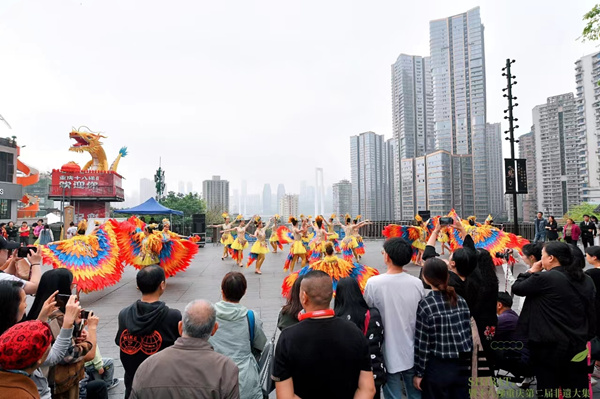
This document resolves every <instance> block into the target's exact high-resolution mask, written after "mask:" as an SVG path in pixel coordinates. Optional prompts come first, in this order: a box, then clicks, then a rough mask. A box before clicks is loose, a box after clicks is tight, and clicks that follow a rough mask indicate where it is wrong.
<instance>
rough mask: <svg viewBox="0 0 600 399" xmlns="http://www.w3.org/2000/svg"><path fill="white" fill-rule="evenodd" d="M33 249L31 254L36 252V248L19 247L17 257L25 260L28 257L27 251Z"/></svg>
mask: <svg viewBox="0 0 600 399" xmlns="http://www.w3.org/2000/svg"><path fill="white" fill-rule="evenodd" d="M30 249H33V252H37V247H19V249H17V257H19V258H26V257H27V255H29V250H30Z"/></svg>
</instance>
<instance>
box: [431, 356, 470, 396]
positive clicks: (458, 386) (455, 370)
mask: <svg viewBox="0 0 600 399" xmlns="http://www.w3.org/2000/svg"><path fill="white" fill-rule="evenodd" d="M461 364H462V363H461V362H460V361H459V360H458V359H441V358H439V357H432V358H430V359H429V360H428V361H427V366H426V368H425V375H424V376H423V381H421V389H422V390H423V392H422V393H421V397H422V398H423V399H469V377H468V375H469V374H468V373H465V370H464V367H462V368H461Z"/></svg>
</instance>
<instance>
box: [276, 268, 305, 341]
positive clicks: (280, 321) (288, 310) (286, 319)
mask: <svg viewBox="0 0 600 399" xmlns="http://www.w3.org/2000/svg"><path fill="white" fill-rule="evenodd" d="M303 278H304V276H299V277H298V278H297V279H296V281H294V284H293V285H292V289H291V290H290V292H289V293H288V295H287V302H286V304H285V305H283V307H282V308H281V311H280V312H279V316H278V317H277V328H279V330H280V331H283V329H284V328H287V327H289V326H293V325H294V324H296V323H298V322H299V320H298V313H300V311H301V310H302V303H301V302H300V283H302V279H303Z"/></svg>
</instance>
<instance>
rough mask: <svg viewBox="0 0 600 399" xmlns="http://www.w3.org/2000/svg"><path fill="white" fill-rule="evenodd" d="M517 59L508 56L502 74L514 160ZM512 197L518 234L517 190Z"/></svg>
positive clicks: (511, 154) (509, 139)
mask: <svg viewBox="0 0 600 399" xmlns="http://www.w3.org/2000/svg"><path fill="white" fill-rule="evenodd" d="M514 63H515V60H511V59H510V58H508V59H507V60H506V66H505V67H504V68H502V71H504V72H503V73H502V76H506V87H505V88H504V89H502V91H506V92H507V93H505V94H504V97H506V98H507V99H508V109H505V110H504V113H508V115H507V116H504V119H508V130H507V131H505V132H504V133H508V134H509V136H508V137H505V138H504V139H505V140H508V141H510V158H511V159H512V160H513V162H514V160H515V143H518V142H519V140H515V134H514V132H515V129H517V128H518V127H519V125H515V124H514V122H517V121H518V119H517V118H514V117H513V108H514V107H517V106H518V105H519V104H518V103H514V104H513V100H516V99H517V97H513V94H512V87H513V85H516V84H517V82H516V81H513V79H515V78H516V76H513V75H512V73H511V71H510V66H511V64H514ZM512 197H513V218H514V223H515V226H514V233H515V234H516V235H518V234H519V212H518V209H517V190H516V189H515V190H514V191H513V193H512Z"/></svg>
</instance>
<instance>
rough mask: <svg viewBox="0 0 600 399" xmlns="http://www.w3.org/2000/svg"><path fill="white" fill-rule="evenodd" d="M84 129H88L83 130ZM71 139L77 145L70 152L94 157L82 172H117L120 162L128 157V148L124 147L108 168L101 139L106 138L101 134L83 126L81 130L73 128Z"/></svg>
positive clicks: (70, 134)
mask: <svg viewBox="0 0 600 399" xmlns="http://www.w3.org/2000/svg"><path fill="white" fill-rule="evenodd" d="M82 129H86V130H87V131H85V130H82ZM69 138H71V139H73V140H75V143H74V144H73V145H72V146H71V147H70V148H69V151H73V152H87V153H89V154H90V155H91V156H92V159H91V160H90V161H89V162H88V163H86V164H85V166H84V167H83V168H82V170H97V171H103V172H106V171H109V170H110V171H113V172H116V171H117V167H118V166H119V160H120V159H121V158H123V157H124V156H126V155H127V148H126V147H123V148H121V150H119V155H118V156H117V158H116V159H115V161H114V162H113V163H112V165H111V166H110V168H109V167H108V160H107V159H106V152H104V148H103V147H102V142H101V141H100V140H101V139H104V138H106V136H103V135H102V134H100V133H94V132H92V131H91V130H90V128H88V127H87V126H81V127H80V128H79V129H75V128H73V130H72V131H71V133H69Z"/></svg>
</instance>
